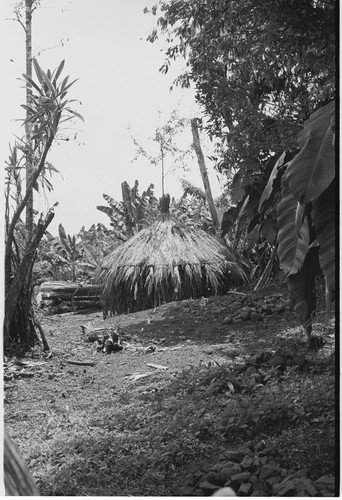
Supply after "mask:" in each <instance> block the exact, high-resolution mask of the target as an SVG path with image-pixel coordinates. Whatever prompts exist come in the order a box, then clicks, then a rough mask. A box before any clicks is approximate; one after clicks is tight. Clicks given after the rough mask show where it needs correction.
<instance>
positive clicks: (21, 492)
mask: <svg viewBox="0 0 342 500" xmlns="http://www.w3.org/2000/svg"><path fill="white" fill-rule="evenodd" d="M4 483H5V493H6V496H39V491H38V488H37V487H36V485H35V484H34V481H33V479H32V476H31V474H30V473H29V471H28V469H27V467H26V465H25V462H24V460H23V458H22V457H21V456H20V454H19V452H18V449H17V447H16V446H15V444H14V443H13V441H12V440H11V439H10V437H9V435H8V433H7V431H5V439H4Z"/></svg>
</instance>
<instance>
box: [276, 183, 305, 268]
mask: <svg viewBox="0 0 342 500" xmlns="http://www.w3.org/2000/svg"><path fill="white" fill-rule="evenodd" d="M297 206H298V201H297V200H296V198H295V197H294V195H293V194H292V193H291V191H289V189H288V186H287V184H286V183H283V189H282V199H281V201H280V202H279V204H278V206H277V213H278V257H279V262H280V266H281V268H282V269H283V271H284V273H285V275H286V276H289V275H291V274H296V273H298V272H299V271H300V269H301V268H302V265H303V263H304V260H305V257H306V254H307V253H308V248H309V243H310V228H309V223H308V218H307V217H305V218H304V219H303V223H302V226H301V227H299V228H297V227H296V214H297Z"/></svg>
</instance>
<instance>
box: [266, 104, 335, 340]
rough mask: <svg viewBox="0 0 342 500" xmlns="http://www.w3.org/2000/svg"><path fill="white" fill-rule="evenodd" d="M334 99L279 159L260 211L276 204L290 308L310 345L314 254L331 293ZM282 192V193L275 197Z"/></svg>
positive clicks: (330, 296) (332, 294) (329, 294)
mask: <svg viewBox="0 0 342 500" xmlns="http://www.w3.org/2000/svg"><path fill="white" fill-rule="evenodd" d="M334 144H335V101H332V102H330V103H329V104H327V105H325V106H324V107H322V108H320V109H319V110H318V111H316V112H315V113H313V114H312V115H311V116H310V117H309V119H308V120H307V121H306V122H305V124H304V127H303V130H302V131H301V133H300V134H299V139H298V146H299V152H298V153H297V154H296V155H295V156H294V157H293V159H291V160H290V161H287V162H286V161H285V156H283V157H282V161H278V162H277V164H276V165H275V166H274V168H273V171H272V173H271V175H270V178H269V182H268V184H267V185H266V187H265V190H264V192H263V195H262V197H261V200H260V205H259V212H260V213H262V212H265V210H266V209H267V208H268V207H269V206H272V203H274V204H275V206H276V210H277V223H278V234H277V244H278V257H279V261H280V265H281V267H282V269H283V270H284V272H285V274H286V276H287V277H288V279H289V289H290V293H291V298H292V304H293V307H294V310H295V311H296V313H297V316H298V317H299V319H300V321H301V323H302V325H303V327H304V330H305V333H306V334H307V337H308V340H309V343H310V344H311V345H315V344H316V343H317V338H316V337H315V336H312V315H313V314H314V312H315V289H314V271H315V258H317V257H318V259H319V265H320V268H321V270H322V272H323V275H324V277H325V282H326V295H327V307H329V304H330V302H331V301H333V300H334V297H335V206H336V205H335V191H336V183H335V147H334ZM279 193H280V196H279Z"/></svg>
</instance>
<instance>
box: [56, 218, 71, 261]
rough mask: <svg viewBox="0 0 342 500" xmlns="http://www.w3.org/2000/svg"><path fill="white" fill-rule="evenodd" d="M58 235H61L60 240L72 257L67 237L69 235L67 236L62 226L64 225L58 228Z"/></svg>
mask: <svg viewBox="0 0 342 500" xmlns="http://www.w3.org/2000/svg"><path fill="white" fill-rule="evenodd" d="M58 235H59V238H60V241H61V243H62V245H63V246H64V248H65V249H66V251H67V252H68V254H69V255H70V254H71V248H70V246H69V242H68V237H67V234H66V232H65V229H64V227H63V226H62V224H59V226H58Z"/></svg>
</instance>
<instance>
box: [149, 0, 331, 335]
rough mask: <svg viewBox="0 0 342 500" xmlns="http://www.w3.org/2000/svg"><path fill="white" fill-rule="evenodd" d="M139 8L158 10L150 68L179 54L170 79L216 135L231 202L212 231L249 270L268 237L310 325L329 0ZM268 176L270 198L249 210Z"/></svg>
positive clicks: (327, 202) (323, 188)
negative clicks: (247, 261)
mask: <svg viewBox="0 0 342 500" xmlns="http://www.w3.org/2000/svg"><path fill="white" fill-rule="evenodd" d="M147 10H148V9H146V11H147ZM151 12H152V14H154V15H158V20H157V28H156V29H155V30H154V31H153V33H151V35H150V36H149V40H150V41H151V42H153V41H155V39H156V38H158V35H159V33H161V34H163V35H165V36H166V41H167V49H166V50H165V57H166V59H165V63H164V65H163V66H162V68H160V70H161V71H162V72H164V73H165V72H167V71H168V68H169V66H170V64H171V62H172V61H173V60H175V59H176V58H177V57H184V58H185V60H186V64H187V70H186V71H185V72H184V73H183V74H181V75H179V77H178V79H177V81H176V83H178V84H180V85H183V86H189V85H190V84H194V85H195V88H196V99H197V101H198V102H199V103H200V105H201V106H202V109H203V111H204V113H205V115H206V118H207V131H208V133H209V135H210V136H211V137H215V138H216V140H217V144H218V148H217V153H218V154H217V156H216V158H214V159H216V167H217V169H218V170H220V171H221V172H226V174H227V188H228V192H229V195H228V198H229V201H230V205H231V206H230V207H229V209H228V210H227V211H226V213H225V214H224V216H223V220H222V234H223V235H227V236H228V238H230V240H235V241H236V242H238V244H239V245H240V247H241V249H243V251H244V252H245V255H246V256H248V258H251V259H255V260H256V262H254V264H256V265H255V266H254V269H258V268H260V269H261V267H262V266H261V264H262V262H261V260H260V257H261V256H262V257H263V258H264V260H265V256H266V259H267V261H268V269H266V268H265V269H264V270H263V273H262V276H263V275H264V271H267V272H268V273H270V272H271V266H272V265H273V263H274V262H276V263H277V259H276V257H275V248H276V247H277V246H278V255H279V258H280V263H281V266H282V268H283V269H284V271H285V273H286V274H287V275H288V276H291V279H290V285H291V287H292V288H291V290H292V298H293V300H294V306H295V308H296V307H297V306H298V307H299V309H300V311H299V310H298V311H299V316H300V317H301V320H302V322H303V324H305V325H306V327H307V324H308V323H309V324H310V326H309V329H310V328H311V320H310V314H311V312H313V310H314V306H313V305H308V301H309V302H310V300H309V298H308V297H309V296H310V294H311V291H312V290H311V288H312V283H313V281H312V279H311V278H310V280H311V281H310V283H308V282H307V281H305V275H307V274H308V273H307V269H306V268H305V269H304V264H305V266H306V265H308V264H307V260H306V256H307V255H308V253H309V248H310V247H309V245H310V244H312V243H313V242H314V241H315V238H316V237H317V241H316V242H315V244H318V245H319V246H320V250H319V259H320V265H321V268H322V270H323V272H324V274H325V278H326V280H327V286H328V289H329V292H330V295H333V293H334V289H335V285H334V280H333V279H332V274H334V272H335V271H334V269H335V254H334V252H333V251H332V249H333V248H334V244H333V243H334V241H335V240H334V234H335V222H334V221H335V219H334V213H335V206H334V195H335V183H334V181H333V179H334V176H335V156H334V142H333V137H334V127H335V124H334V123H335V121H334V115H333V112H334V107H335V103H334V98H335V85H336V82H335V78H336V59H335V38H336V34H335V2H334V1H333V0H327V1H315V0H299V1H297V0H291V1H285V0H276V1H272V2H271V1H270V0H267V1H266V2H263V3H262V4H261V3H260V2H257V1H256V0H243V1H241V2H236V1H234V0H217V1H211V0H198V1H196V2H187V1H185V0H174V1H172V2H166V1H164V0H160V1H159V2H158V4H157V5H155V6H154V7H153V8H152V9H151ZM304 123H305V126H304ZM298 137H299V142H298V145H297V139H298ZM290 160H292V161H290ZM285 170H286V174H285V175H284V177H283V178H281V175H282V174H283V173H284V172H285ZM278 174H279V175H278ZM280 179H282V180H280ZM322 179H325V180H324V182H323V180H322ZM270 183H271V184H270ZM270 186H271V188H272V191H273V195H274V198H273V200H272V201H273V203H271V204H268V207H267V209H266V210H263V211H260V208H261V205H262V204H260V201H262V197H263V192H264V190H266V191H267V190H268V191H269V189H270ZM309 227H310V231H309ZM309 232H310V234H309ZM241 242H242V244H241ZM327 242H329V243H328V244H327ZM250 243H251V244H250ZM328 247H329V249H330V251H328ZM260 249H262V251H261V256H260V252H259V250H260ZM284 249H287V250H285V254H284ZM258 253H259V255H258ZM313 253H314V252H311V254H313ZM284 255H285V257H284ZM310 258H311V257H310ZM269 263H271V266H270V265H269ZM308 267H309V268H310V273H309V274H310V275H312V271H313V266H312V264H310V265H309V266H308ZM304 271H305V272H304ZM294 283H295V285H294ZM293 285H294V286H293ZM300 288H302V290H301V292H300V293H299V289H300ZM307 333H309V332H308V331H307Z"/></svg>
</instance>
